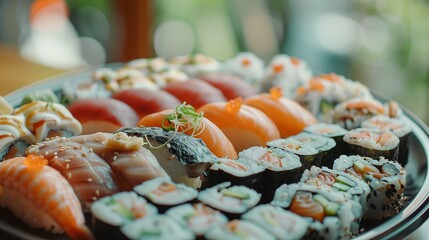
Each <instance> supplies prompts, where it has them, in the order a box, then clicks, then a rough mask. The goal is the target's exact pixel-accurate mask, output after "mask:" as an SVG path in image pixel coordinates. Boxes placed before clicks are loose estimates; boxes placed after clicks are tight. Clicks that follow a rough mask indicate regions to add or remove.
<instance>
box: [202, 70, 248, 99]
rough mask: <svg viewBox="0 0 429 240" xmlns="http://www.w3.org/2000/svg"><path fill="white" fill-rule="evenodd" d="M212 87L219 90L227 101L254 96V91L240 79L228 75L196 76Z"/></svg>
mask: <svg viewBox="0 0 429 240" xmlns="http://www.w3.org/2000/svg"><path fill="white" fill-rule="evenodd" d="M198 78H199V79H201V80H204V81H205V82H207V83H209V84H210V85H212V86H213V87H215V88H217V89H219V90H220V91H221V92H222V93H223V95H224V96H225V98H226V99H227V100H231V99H234V98H238V97H242V98H246V97H250V96H252V95H255V94H256V89H255V88H253V87H252V85H250V83H247V82H246V81H244V80H243V79H242V78H240V77H237V76H235V75H233V74H228V73H210V74H204V75H201V76H198Z"/></svg>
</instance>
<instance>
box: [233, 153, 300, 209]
mask: <svg viewBox="0 0 429 240" xmlns="http://www.w3.org/2000/svg"><path fill="white" fill-rule="evenodd" d="M238 156H239V157H240V158H243V159H247V160H250V161H254V162H256V163H258V164H261V165H264V166H265V167H266V170H265V174H264V176H263V182H262V185H261V186H259V188H258V190H259V189H260V192H261V193H262V202H263V203H265V202H268V201H271V200H272V199H273V193H274V191H275V190H276V189H277V188H278V187H279V186H280V185H282V184H284V183H293V182H297V181H298V180H299V178H300V176H301V174H302V171H303V169H302V164H301V162H300V160H299V157H298V156H297V155H295V154H293V153H291V152H287V151H285V150H282V149H278V148H272V149H270V148H263V147H251V148H249V149H246V150H244V151H241V152H240V153H239V154H238Z"/></svg>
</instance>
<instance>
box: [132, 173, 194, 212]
mask: <svg viewBox="0 0 429 240" xmlns="http://www.w3.org/2000/svg"><path fill="white" fill-rule="evenodd" d="M134 191H135V192H137V193H138V194H139V195H141V196H143V197H145V198H146V199H147V200H149V201H150V202H151V203H153V204H154V205H155V206H156V207H157V208H158V210H159V211H160V212H161V213H163V212H165V211H166V210H168V209H169V208H171V207H174V206H178V205H180V204H183V203H189V202H192V201H193V200H195V199H196V198H197V195H198V192H197V190H195V189H193V188H191V187H187V186H185V185H184V184H180V183H179V184H176V183H174V182H172V181H171V180H170V179H168V178H163V177H159V178H155V179H152V180H150V181H146V182H144V183H142V184H140V185H138V186H136V187H135V188H134Z"/></svg>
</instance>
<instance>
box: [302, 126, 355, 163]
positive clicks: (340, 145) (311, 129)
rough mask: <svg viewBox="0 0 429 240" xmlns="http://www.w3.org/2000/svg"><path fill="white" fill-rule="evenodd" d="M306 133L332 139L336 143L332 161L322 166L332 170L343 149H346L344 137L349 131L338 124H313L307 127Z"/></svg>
mask: <svg viewBox="0 0 429 240" xmlns="http://www.w3.org/2000/svg"><path fill="white" fill-rule="evenodd" d="M304 132H307V133H311V134H315V135H319V136H323V137H328V138H332V139H333V140H334V141H335V147H334V149H333V150H332V152H333V156H332V161H329V162H327V161H323V162H322V166H326V167H328V168H332V164H333V163H334V160H335V159H337V158H338V157H339V156H340V155H341V153H342V151H343V149H344V140H343V137H344V135H346V133H347V130H346V129H344V128H343V127H341V126H340V125H337V124H328V123H316V124H312V125H310V126H307V127H306V128H305V129H304Z"/></svg>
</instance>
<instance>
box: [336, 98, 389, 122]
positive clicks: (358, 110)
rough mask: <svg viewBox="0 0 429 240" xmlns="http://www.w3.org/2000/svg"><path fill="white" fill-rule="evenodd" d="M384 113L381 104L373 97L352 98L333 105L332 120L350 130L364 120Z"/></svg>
mask: <svg viewBox="0 0 429 240" xmlns="http://www.w3.org/2000/svg"><path fill="white" fill-rule="evenodd" d="M385 113H386V112H385V108H384V106H383V104H382V103H381V102H379V101H377V100H375V99H369V98H353V99H350V100H347V101H344V102H342V103H340V104H338V105H336V106H335V108H334V110H333V116H332V121H333V123H335V124H338V125H340V126H341V127H344V128H345V129H347V130H351V129H355V128H358V127H360V126H361V124H362V123H363V122H364V121H365V120H367V119H370V118H371V117H374V116H378V115H384V114H385Z"/></svg>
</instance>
